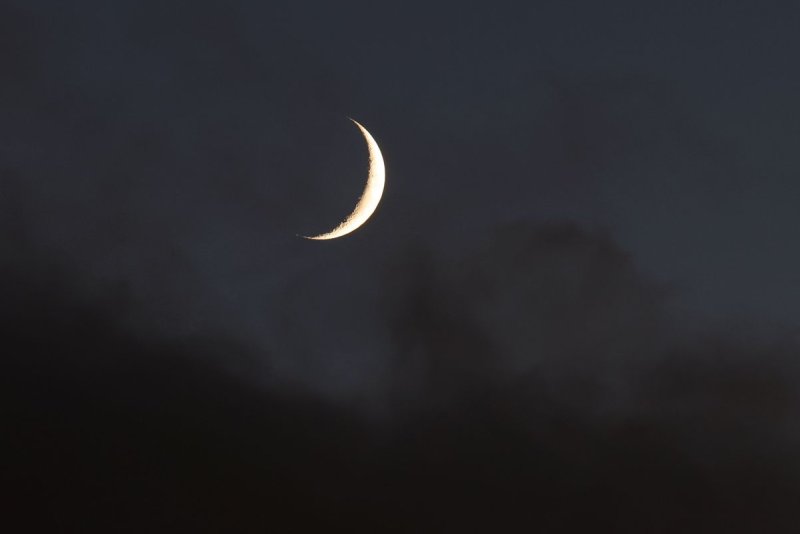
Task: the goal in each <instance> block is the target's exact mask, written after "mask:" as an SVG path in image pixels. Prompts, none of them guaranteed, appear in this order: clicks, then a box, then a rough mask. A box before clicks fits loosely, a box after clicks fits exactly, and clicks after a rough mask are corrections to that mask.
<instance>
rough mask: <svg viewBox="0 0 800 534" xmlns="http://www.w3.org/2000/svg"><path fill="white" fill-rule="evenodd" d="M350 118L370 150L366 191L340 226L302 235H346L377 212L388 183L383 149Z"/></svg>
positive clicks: (322, 239) (365, 130) (334, 237)
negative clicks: (318, 233) (322, 231)
mask: <svg viewBox="0 0 800 534" xmlns="http://www.w3.org/2000/svg"><path fill="white" fill-rule="evenodd" d="M348 118H349V117H348ZM350 120H351V121H353V124H355V125H356V126H358V129H359V130H361V134H362V135H363V136H364V140H365V141H366V142H367V149H368V150H369V175H368V176H367V185H366V187H364V192H363V193H361V198H359V199H358V203H357V204H356V207H355V209H353V212H352V213H351V214H350V215H348V216H347V218H346V219H345V220H344V221H342V222H341V223H339V226H337V227H336V228H334V229H333V230H331V231H330V232H327V233H324V234H320V235H316V236H312V237H308V236H301V237H305V238H306V239H313V240H315V241H324V240H326V239H336V238H337V237H342V236H345V235H347V234H349V233H350V232H353V231H355V230H357V229H358V228H360V227H361V226H362V225H363V224H364V223H365V222H367V219H369V218H370V216H371V215H372V214H373V213H374V212H375V209H376V208H377V207H378V203H380V201H381V197H382V196H383V186H384V184H385V183H386V168H385V167H384V164H383V155H382V154H381V149H380V148H379V147H378V143H376V142H375V139H374V138H373V137H372V135H370V133H369V132H368V131H367V129H366V128H364V127H363V126H362V125H361V124H360V123H359V122H358V121H356V120H355V119H350Z"/></svg>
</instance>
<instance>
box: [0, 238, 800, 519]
mask: <svg viewBox="0 0 800 534" xmlns="http://www.w3.org/2000/svg"><path fill="white" fill-rule="evenodd" d="M31 265H33V263H31ZM391 269H392V270H391V272H390V273H387V274H386V278H385V280H384V282H383V284H384V286H383V287H384V294H385V295H386V297H385V299H384V300H383V306H382V307H381V308H379V309H377V310H376V313H377V314H378V318H377V319H376V322H377V323H380V324H383V326H384V327H385V328H387V330H388V331H389V333H390V335H391V337H390V340H389V342H388V344H387V345H386V346H385V347H384V348H381V346H380V345H379V344H378V345H376V346H375V348H374V351H373V353H372V356H373V357H374V358H376V359H381V358H386V357H391V358H390V359H391V362H392V365H391V369H390V370H389V371H388V372H387V373H385V375H383V376H384V378H383V380H382V381H381V383H382V384H383V387H382V392H381V394H380V395H376V394H375V393H374V392H373V395H372V397H371V398H365V399H362V400H360V401H358V402H356V404H352V403H351V402H338V403H331V402H330V401H329V400H324V398H325V396H324V395H323V396H322V397H320V396H319V392H318V391H315V390H313V389H312V390H308V389H298V387H297V386H296V385H294V386H291V385H289V386H287V385H286V384H284V385H283V386H274V387H270V388H266V387H265V386H264V381H263V379H260V378H258V377H259V376H262V377H263V376H268V375H269V374H270V372H271V371H269V370H268V369H266V370H265V369H264V367H263V366H264V360H265V358H266V359H267V360H269V359H270V358H271V356H270V355H265V354H258V355H256V354H253V353H252V351H251V350H250V349H248V348H247V347H244V346H242V345H241V344H239V343H237V342H236V341H234V340H232V339H230V338H224V337H210V336H205V337H195V338H184V339H181V340H168V339H165V338H163V337H155V336H146V337H145V336H142V334H141V333H140V332H137V331H136V330H135V329H134V330H131V328H130V326H127V325H126V322H125V321H124V317H120V316H119V310H124V309H125V308H126V307H128V306H130V305H131V304H130V303H126V302H124V301H120V300H118V297H113V296H109V297H107V298H106V300H105V301H104V302H103V301H86V300H85V299H84V298H83V297H80V293H75V291H74V290H73V289H71V288H70V287H69V285H68V284H66V285H65V284H64V283H59V282H57V281H58V279H59V278H58V277H57V276H55V275H54V273H55V272H57V271H53V270H50V271H49V275H46V274H44V273H46V272H48V271H34V274H32V273H30V272H29V273H13V272H7V273H5V274H6V276H4V280H5V282H4V286H3V287H4V295H5V298H4V313H3V321H2V329H3V332H2V335H3V340H4V358H3V372H2V373H1V374H0V376H2V377H3V384H2V392H3V399H2V406H3V413H4V422H5V425H6V428H7V429H8V430H9V432H8V433H7V434H6V439H5V440H4V442H5V443H4V445H5V446H6V453H5V458H7V459H8V461H9V466H8V468H7V469H5V470H4V472H3V485H4V487H5V489H6V490H7V491H6V492H5V493H7V494H10V495H13V497H12V499H11V502H12V503H13V506H12V508H13V509H14V510H15V511H16V513H15V514H13V517H15V519H21V520H22V521H23V524H27V525H28V526H29V527H31V528H32V529H35V528H40V529H41V528H45V529H53V528H60V529H67V530H69V529H72V530H78V531H90V530H94V529H97V530H109V529H110V530H114V531H119V532H127V531H131V532H133V531H142V530H147V531H151V532H152V531H165V532H175V531H192V530H205V531H214V532H217V531H219V532H222V531H225V532H249V531H257V530H264V529H269V528H281V529H285V528H295V529H298V530H301V531H302V530H306V529H309V528H331V527H335V528H339V527H342V528H349V529H351V530H356V531H367V530H374V529H376V528H377V529H382V530H383V529H386V530H389V531H403V532H405V531H415V532H418V531H431V532H433V531H441V530H442V529H459V530H466V531H478V532H480V531H486V530H493V529H511V528H518V527H519V526H520V525H527V527H530V528H537V529H542V530H546V531H553V532H558V531H564V532H572V531H575V530H576V529H577V530H580V529H588V528H591V529H592V530H594V531H599V532H640V531H641V530H642V529H649V530H656V531H660V532H708V531H709V530H719V529H725V530H727V531H730V532H760V531H763V529H767V530H768V531H770V532H790V531H792V529H793V526H794V525H795V522H794V520H793V517H794V516H793V512H792V510H793V503H794V499H793V498H792V496H793V495H796V492H797V491H798V490H800V472H798V468H799V467H800V466H798V465H797V462H796V457H795V455H794V452H793V449H794V447H793V444H794V443H795V442H796V438H797V428H796V425H795V424H794V423H793V421H794V420H795V419H796V416H797V411H798V402H797V401H798V399H797V396H796V384H797V369H796V365H795V364H794V363H793V361H794V356H795V354H796V348H795V347H794V346H789V345H786V344H784V343H773V344H772V345H765V344H762V343H751V344H749V345H748V344H744V343H736V344H731V343H729V342H727V341H725V339H724V338H719V337H716V336H707V337H706V338H705V340H704V341H699V340H696V339H691V338H690V336H685V337H684V338H683V339H680V337H679V332H676V331H675V330H673V327H672V326H671V325H670V324H669V320H668V313H667V312H666V311H665V309H664V307H663V305H662V302H663V298H664V296H663V292H662V290H661V289H659V288H657V287H653V286H652V285H651V284H648V283H647V282H646V281H643V280H642V278H641V277H640V276H638V275H637V274H636V271H635V268H634V266H633V264H632V263H631V261H630V259H629V258H628V257H627V255H626V254H624V253H623V252H622V251H621V250H620V249H619V248H618V247H617V246H616V245H615V244H614V243H613V241H611V240H609V239H608V238H607V237H604V236H602V235H596V234H592V233H587V232H586V231H584V230H581V229H580V228H578V227H575V226H573V225H554V226H549V227H536V226H528V225H522V226H517V227H508V228H502V229H499V230H498V234H497V236H496V237H495V238H494V239H490V240H488V241H486V242H485V244H484V245H481V246H479V247H478V248H477V249H476V250H474V251H472V252H471V253H470V254H468V255H466V256H464V257H460V258H456V259H450V260H445V259H442V258H441V257H438V256H437V254H432V253H430V252H424V251H422V250H419V249H417V250H409V251H408V253H407V254H406V255H405V256H404V261H402V262H401V263H398V264H392V265H391ZM46 280H50V281H51V283H50V284H44V285H43V282H45V281H46ZM398 280H402V284H398ZM340 312H342V313H344V314H347V313H350V312H349V311H348V310H347V308H344V309H342V310H340ZM321 323H322V321H319V320H316V319H314V320H312V322H311V326H309V325H305V328H307V329H310V328H312V327H313V328H322V325H321ZM283 326H284V328H287V329H292V328H295V329H297V328H304V325H303V324H295V323H291V322H289V323H285V324H284V325H283ZM335 326H336V328H340V327H341V323H339V322H336V323H335ZM307 332H308V331H307ZM361 335H362V336H369V335H370V334H369V333H367V332H366V330H362V331H361ZM284 339H289V340H291V341H287V342H284V344H283V345H281V350H282V351H283V352H284V354H282V355H281V356H283V357H284V358H294V357H296V358H300V359H302V358H303V357H304V353H305V352H306V351H307V350H309V342H308V341H307V340H306V342H305V343H303V342H302V341H303V338H302V337H297V338H293V337H289V338H284ZM322 341H323V342H325V339H324V338H322ZM328 349H329V352H328V353H329V354H333V352H332V351H333V350H334V349H335V343H333V344H330V343H329V344H328ZM315 350H320V348H319V347H315ZM384 351H386V352H384ZM224 362H227V363H226V364H223V363H224ZM231 362H236V363H235V364H234V365H231ZM225 369H227V370H225ZM364 403H367V404H380V408H379V409H376V408H375V407H374V406H371V407H368V408H365V407H364ZM45 512H46V513H45ZM9 520H10V519H9Z"/></svg>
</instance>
